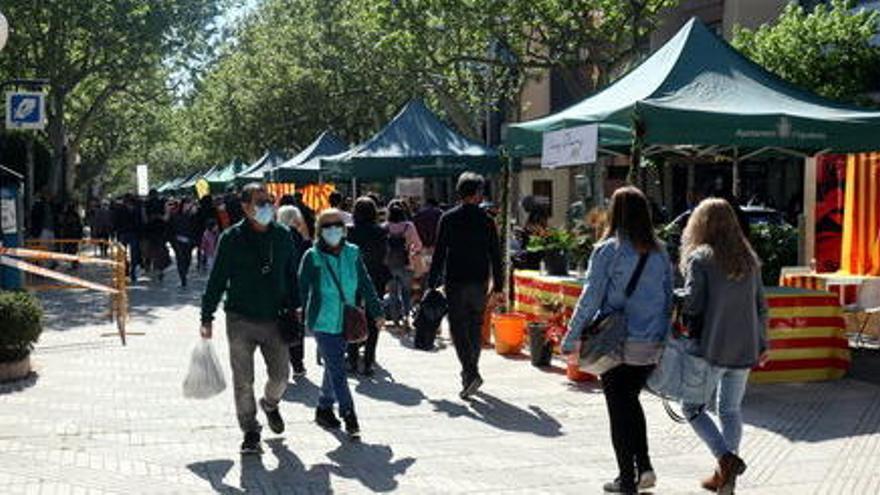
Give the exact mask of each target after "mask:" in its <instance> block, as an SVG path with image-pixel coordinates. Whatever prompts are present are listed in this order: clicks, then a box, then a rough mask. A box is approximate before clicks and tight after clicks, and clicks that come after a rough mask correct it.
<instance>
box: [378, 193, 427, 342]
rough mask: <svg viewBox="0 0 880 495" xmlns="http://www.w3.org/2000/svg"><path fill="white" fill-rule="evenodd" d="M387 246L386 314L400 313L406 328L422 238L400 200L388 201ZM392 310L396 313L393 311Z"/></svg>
mask: <svg viewBox="0 0 880 495" xmlns="http://www.w3.org/2000/svg"><path fill="white" fill-rule="evenodd" d="M385 229H386V230H387V231H388V250H387V252H386V253H385V266H387V267H388V270H389V271H390V272H391V284H390V285H391V302H392V304H391V307H392V308H395V309H396V310H397V311H392V312H391V313H392V316H390V317H389V318H392V319H397V318H398V317H400V319H401V320H402V323H403V327H404V328H405V329H406V330H409V328H410V323H409V314H410V311H411V310H412V285H413V277H414V275H415V269H416V268H417V266H416V265H417V263H418V261H417V260H416V259H415V258H416V257H417V256H421V253H422V240H421V239H419V233H418V230H417V229H416V226H415V225H414V224H413V223H412V222H411V221H410V220H409V209H408V207H407V206H406V203H404V202H403V201H401V200H397V199H396V200H394V201H392V202H391V203H389V204H388V222H387V223H386V225H385ZM395 313H396V314H395Z"/></svg>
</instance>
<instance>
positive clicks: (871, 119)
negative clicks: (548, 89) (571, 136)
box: [506, 19, 880, 173]
mask: <svg viewBox="0 0 880 495" xmlns="http://www.w3.org/2000/svg"><path fill="white" fill-rule="evenodd" d="M586 124H598V127H599V151H600V153H602V152H605V153H610V154H615V153H616V154H620V153H627V152H628V149H629V147H630V146H631V145H632V142H633V127H634V124H636V125H637V128H638V129H639V133H638V134H639V137H640V138H641V139H640V140H638V142H637V145H638V146H637V147H634V148H638V149H633V151H634V152H641V153H642V155H643V156H648V155H651V154H657V153H676V154H680V155H686V156H712V157H721V158H727V159H729V160H731V161H733V162H734V164H736V163H737V162H738V160H742V159H745V158H747V157H750V156H755V155H757V154H760V153H764V152H768V151H771V152H779V153H788V154H794V155H797V156H808V155H814V154H816V153H819V152H854V151H865V150H873V149H876V148H877V147H878V144H880V140H878V136H880V112H874V111H866V110H864V109H860V108H857V107H854V106H851V105H845V104H841V103H838V102H834V101H830V100H827V99H824V98H821V97H819V96H816V95H814V94H811V93H808V92H806V91H804V90H802V89H799V88H797V87H795V86H793V85H791V84H789V83H787V82H785V81H783V80H782V79H780V78H779V77H777V76H775V75H773V74H771V73H770V72H768V71H767V70H765V69H764V68H762V67H761V66H759V65H757V64H755V63H754V62H752V61H750V60H748V59H747V58H746V57H745V56H743V55H742V54H740V53H739V52H737V51H736V50H735V49H734V48H733V47H731V46H730V45H729V44H728V43H727V42H725V41H724V40H723V39H721V38H719V37H718V36H717V35H715V34H714V33H712V32H711V31H710V30H709V29H708V28H707V27H706V26H705V25H703V23H702V22H700V21H699V20H697V19H692V20H691V21H690V22H688V23H687V24H686V25H685V26H684V27H683V28H682V29H681V30H680V31H679V32H678V33H677V34H676V35H675V37H673V38H672V39H671V40H670V41H669V42H667V43H666V44H665V45H664V46H663V47H661V48H660V49H659V50H657V51H656V52H655V53H654V54H653V55H651V57H649V58H648V59H647V60H645V61H644V62H643V63H642V64H641V65H639V66H638V67H636V68H635V69H634V70H633V71H632V72H630V73H628V74H627V75H626V76H624V77H623V78H621V79H620V80H618V81H617V82H615V83H614V84H612V85H611V86H609V87H608V88H606V89H605V90H603V91H601V92H599V93H597V94H596V95H594V96H591V97H589V98H587V99H585V100H583V101H581V102H580V103H576V104H575V105H573V106H571V107H569V108H567V109H565V110H563V111H561V112H558V113H555V114H552V115H549V116H547V117H543V118H540V119H536V120H532V121H528V122H523V123H519V124H514V125H511V126H510V128H509V130H508V134H507V141H506V146H507V148H508V149H509V150H510V153H511V155H512V156H534V155H540V154H541V144H542V135H543V134H544V133H545V132H548V131H554V130H560V129H566V128H569V127H575V126H581V125H586ZM734 171H735V173H736V169H734Z"/></svg>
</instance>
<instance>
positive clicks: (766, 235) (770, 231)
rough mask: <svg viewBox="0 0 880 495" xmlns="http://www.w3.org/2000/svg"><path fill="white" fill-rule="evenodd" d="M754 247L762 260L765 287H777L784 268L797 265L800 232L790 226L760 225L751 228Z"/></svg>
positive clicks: (762, 275)
mask: <svg viewBox="0 0 880 495" xmlns="http://www.w3.org/2000/svg"><path fill="white" fill-rule="evenodd" d="M751 241H752V247H753V248H754V249H755V252H756V253H757V254H758V257H759V258H761V277H762V278H763V279H764V285H777V284H778V283H779V272H781V271H782V267H783V266H793V265H796V264H797V255H798V231H797V229H796V228H795V227H792V226H791V225H788V224H783V225H770V224H758V225H752V227H751Z"/></svg>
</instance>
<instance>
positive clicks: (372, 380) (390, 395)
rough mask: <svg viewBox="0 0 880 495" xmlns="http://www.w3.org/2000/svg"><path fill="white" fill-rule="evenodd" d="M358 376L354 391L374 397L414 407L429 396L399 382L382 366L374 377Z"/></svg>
mask: <svg viewBox="0 0 880 495" xmlns="http://www.w3.org/2000/svg"><path fill="white" fill-rule="evenodd" d="M357 378H358V384H357V386H355V388H354V391H355V392H357V393H358V394H361V395H365V396H367V397H370V398H372V399H376V400H381V401H384V402H393V403H395V404H397V405H399V406H407V407H414V406H418V405H419V404H421V403H422V401H423V400H425V399H426V398H427V397H425V394H424V393H423V392H422V391H421V390H419V389H417V388H415V387H410V386H409V385H406V384H404V383H401V382H398V381H397V380H395V379H394V376H393V375H391V373H389V372H388V371H386V370H384V369H381V368H380V369H376V372H375V374H374V375H373V376H372V377H364V376H360V375H358V377H357Z"/></svg>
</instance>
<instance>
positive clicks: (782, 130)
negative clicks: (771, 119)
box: [776, 117, 791, 139]
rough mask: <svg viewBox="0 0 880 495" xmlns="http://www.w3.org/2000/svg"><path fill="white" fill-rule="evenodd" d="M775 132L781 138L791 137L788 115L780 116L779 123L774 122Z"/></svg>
mask: <svg viewBox="0 0 880 495" xmlns="http://www.w3.org/2000/svg"><path fill="white" fill-rule="evenodd" d="M776 134H777V135H778V136H779V137H781V138H782V139H788V138H790V137H791V121H790V120H788V117H780V118H779V123H778V124H776Z"/></svg>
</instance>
